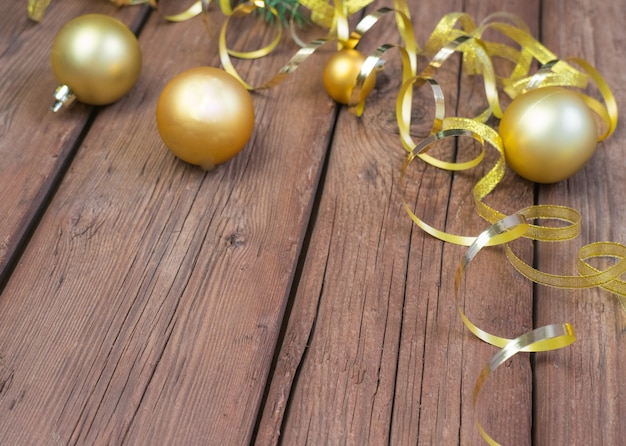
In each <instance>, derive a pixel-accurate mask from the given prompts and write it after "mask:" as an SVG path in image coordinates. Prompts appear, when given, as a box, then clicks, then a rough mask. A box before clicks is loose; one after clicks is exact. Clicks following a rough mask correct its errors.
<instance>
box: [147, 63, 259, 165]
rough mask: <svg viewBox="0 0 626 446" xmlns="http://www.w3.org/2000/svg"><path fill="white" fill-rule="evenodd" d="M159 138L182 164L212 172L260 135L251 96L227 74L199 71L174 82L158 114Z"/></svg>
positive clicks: (164, 94)
mask: <svg viewBox="0 0 626 446" xmlns="http://www.w3.org/2000/svg"><path fill="white" fill-rule="evenodd" d="M156 120H157V127H158V129H159V133H160V135H161V138H162V139H163V142H165V145H166V146H167V147H168V148H169V149H170V150H171V151H172V153H174V155H176V156H177V157H179V158H180V159H182V160H183V161H186V162H188V163H190V164H195V165H198V166H200V167H201V168H202V169H204V170H211V169H213V168H214V167H215V166H216V165H218V164H221V163H223V162H225V161H228V160H229V159H231V158H232V157H234V156H235V155H236V154H237V153H239V151H240V150H241V149H243V147H244V146H245V145H246V144H247V142H248V140H249V139H250V136H251V135H252V130H253V129H254V107H253V104H252V98H251V97H250V93H248V90H246V89H245V88H244V87H243V85H241V83H240V82H239V81H238V80H237V79H235V78H234V77H233V76H231V75H230V74H228V73H226V72H225V71H223V70H220V69H218V68H213V67H198V68H192V69H190V70H187V71H185V72H183V73H181V74H179V75H178V76H176V77H175V78H174V79H172V80H171V81H170V82H169V83H168V84H167V85H166V86H165V88H164V89H163V92H162V93H161V96H160V97H159V102H158V104H157V110H156Z"/></svg>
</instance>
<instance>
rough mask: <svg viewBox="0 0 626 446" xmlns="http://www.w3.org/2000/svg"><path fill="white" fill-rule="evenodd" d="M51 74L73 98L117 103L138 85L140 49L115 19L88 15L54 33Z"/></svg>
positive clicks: (132, 36)
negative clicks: (74, 96) (65, 87)
mask: <svg viewBox="0 0 626 446" xmlns="http://www.w3.org/2000/svg"><path fill="white" fill-rule="evenodd" d="M50 62H51V63H52V71H53V72H54V75H55V77H56V78H57V80H58V81H59V82H60V83H61V84H63V85H65V86H67V87H68V88H69V89H70V90H71V91H72V92H73V93H74V95H76V98H77V99H78V100H79V101H81V102H85V103H87V104H91V105H104V104H110V103H112V102H115V101H117V100H118V99H120V98H121V97H122V96H124V95H125V94H126V93H127V92H128V91H129V90H130V89H131V88H132V87H133V85H135V83H136V82H137V79H138V78H139V74H140V73H141V49H140V48H139V43H138V42H137V38H136V37H135V35H134V34H133V33H132V32H131V31H130V30H129V29H128V28H127V27H126V25H124V24H123V23H122V22H120V21H119V20H117V19H114V18H113V17H109V16H106V15H102V14H87V15H83V16H80V17H77V18H75V19H73V20H71V21H69V22H68V23H67V24H66V25H65V26H63V28H61V30H60V31H59V32H58V33H57V35H56V36H55V38H54V41H53V43H52V50H51V53H50Z"/></svg>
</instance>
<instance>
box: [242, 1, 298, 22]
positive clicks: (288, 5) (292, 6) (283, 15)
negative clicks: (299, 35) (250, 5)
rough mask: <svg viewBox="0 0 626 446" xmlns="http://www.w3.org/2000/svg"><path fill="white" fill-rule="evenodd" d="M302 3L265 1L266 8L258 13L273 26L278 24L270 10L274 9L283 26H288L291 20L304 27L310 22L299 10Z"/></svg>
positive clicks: (260, 9)
mask: <svg viewBox="0 0 626 446" xmlns="http://www.w3.org/2000/svg"><path fill="white" fill-rule="evenodd" d="M246 2H247V0H238V3H240V4H241V3H246ZM299 4H300V2H299V1H298V0H265V5H266V7H264V8H259V9H258V10H257V11H256V12H257V13H258V14H259V15H260V16H261V17H262V18H263V20H265V21H266V22H267V23H270V24H273V23H275V22H276V16H275V15H274V14H273V13H272V11H271V9H270V8H274V9H275V10H276V12H277V14H278V22H279V23H280V24H281V25H283V26H288V25H289V22H290V20H293V21H294V22H295V24H296V25H298V26H303V25H305V24H307V23H308V20H307V18H306V17H305V16H303V15H302V13H301V12H300V11H299V9H298V5H299Z"/></svg>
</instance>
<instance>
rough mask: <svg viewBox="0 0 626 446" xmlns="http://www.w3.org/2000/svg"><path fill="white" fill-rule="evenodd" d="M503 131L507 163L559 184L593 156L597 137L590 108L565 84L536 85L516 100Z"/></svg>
mask: <svg viewBox="0 0 626 446" xmlns="http://www.w3.org/2000/svg"><path fill="white" fill-rule="evenodd" d="M499 133H500V136H501V137H502V142H503V144H504V152H505V156H506V161H507V163H508V164H509V166H511V168H512V169H513V170H514V171H515V172H517V173H518V174H519V175H520V176H522V177H524V178H526V179H528V180H531V181H535V182H537V183H556V182H558V181H561V180H564V179H566V178H568V177H570V176H571V175H573V174H574V173H576V172H577V171H578V170H580V169H581V168H582V167H583V166H584V165H585V163H587V161H589V159H590V158H591V156H592V155H593V153H594V151H595V149H596V145H597V139H598V133H597V128H596V123H595V120H594V117H593V114H592V112H591V110H590V109H589V107H588V106H587V105H586V104H585V102H584V101H583V100H582V99H581V98H580V97H579V96H578V95H577V94H576V93H574V92H572V91H570V90H567V89H565V88H561V87H545V88H538V89H536V90H531V91H529V92H527V93H524V94H522V95H520V96H518V97H517V98H515V100H514V101H513V102H511V104H510V105H509V106H508V107H507V109H506V110H505V112H504V115H503V117H502V121H501V122H500V129H499Z"/></svg>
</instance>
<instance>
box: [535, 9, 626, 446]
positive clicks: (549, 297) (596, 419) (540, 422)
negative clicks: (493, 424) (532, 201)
mask: <svg viewBox="0 0 626 446" xmlns="http://www.w3.org/2000/svg"><path fill="white" fill-rule="evenodd" d="M625 7H626V3H624V2H623V1H619V2H610V1H602V2H592V1H586V0H579V1H575V2H565V1H558V2H544V3H543V17H544V23H543V26H542V35H543V40H544V42H545V43H546V45H547V46H548V47H549V48H551V49H552V50H553V51H554V52H555V53H556V54H557V55H559V56H560V57H569V56H577V57H581V58H584V59H586V60H587V61H589V62H590V63H592V64H593V65H594V66H595V67H596V68H597V69H598V70H599V71H600V72H601V73H602V75H603V76H604V77H605V79H606V80H607V82H608V84H609V85H610V87H611V89H612V90H613V93H614V94H615V96H616V99H617V103H618V106H619V107H621V108H622V110H621V111H622V112H623V107H624V103H625V101H626V92H625V90H624V82H625V80H626V78H625V77H626V74H625V73H624V69H623V66H622V65H623V62H622V61H623V57H622V49H623V46H624V41H625V40H626V31H625V30H624V11H625ZM589 92H591V93H592V94H593V92H594V90H593V88H590V89H589ZM621 124H622V123H620V124H619V125H618V127H617V130H616V132H615V133H614V134H613V136H611V138H609V139H608V140H606V141H604V142H602V143H600V144H599V145H598V148H597V151H596V153H595V154H594V156H593V158H592V159H591V161H590V162H589V164H587V166H586V167H585V168H584V169H583V170H582V171H580V172H578V173H577V174H575V175H574V176H573V177H571V178H570V179H569V180H567V181H563V182H561V183H558V184H556V185H552V186H544V187H542V188H541V189H540V193H539V199H540V202H541V203H543V204H562V205H567V206H571V207H573V208H574V209H577V210H578V211H579V212H580V213H581V214H582V216H583V220H582V233H581V235H580V236H579V237H578V238H577V239H576V240H574V241H571V242H567V243H565V242H564V243H557V244H550V243H540V244H539V245H538V248H537V249H538V254H537V258H538V267H539V268H540V269H541V270H543V271H548V272H552V273H555V274H568V275H575V274H577V273H576V266H575V259H576V256H577V251H578V249H579V248H580V247H582V246H583V245H586V244H588V243H593V242H597V241H615V242H620V243H622V244H624V243H625V242H626V226H624V221H625V218H626V205H625V203H626V199H625V198H626V195H625V189H624V185H625V184H626V177H625V169H624V167H625V164H624V158H625V156H626V149H625V148H624V144H623V140H624V136H625V135H626V133H625V131H624V127H623V126H622V125H621ZM622 279H623V278H622ZM536 307H537V323H538V324H547V323H559V322H570V323H571V324H572V325H573V328H574V331H575V333H576V334H577V336H578V341H577V342H576V343H575V344H573V345H572V346H571V347H569V348H567V349H563V350H559V351H556V352H551V353H549V354H545V355H538V356H537V360H536V363H537V365H536V373H535V374H536V410H535V426H536V427H535V429H536V441H537V442H539V443H546V442H549V443H550V444H567V443H570V444H573V443H576V444H623V442H624V438H625V437H626V427H625V426H624V423H623V418H624V414H625V413H626V399H625V398H624V392H623V390H622V388H623V378H624V376H625V373H626V355H625V354H624V353H625V350H624V348H625V347H624V341H625V340H626V338H625V335H624V333H625V332H624V326H625V323H626V315H625V313H624V311H623V310H622V308H621V307H620V306H619V304H618V303H617V299H616V298H615V296H613V295H611V294H610V293H608V292H606V291H603V290H601V289H591V290H581V291H572V290H558V289H551V288H547V287H541V286H540V287H538V288H537V295H536Z"/></svg>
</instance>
